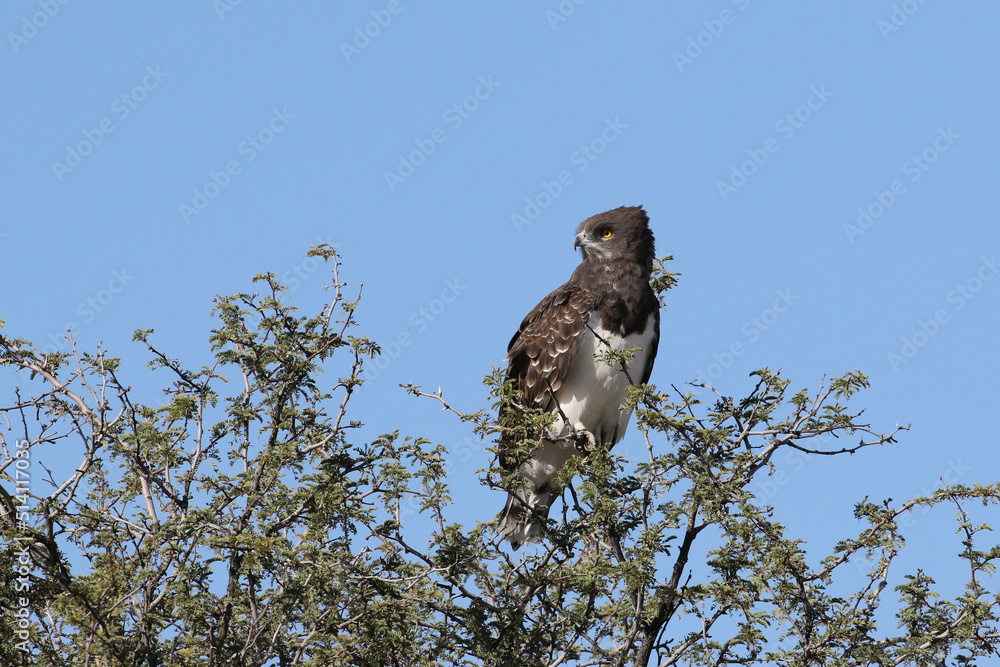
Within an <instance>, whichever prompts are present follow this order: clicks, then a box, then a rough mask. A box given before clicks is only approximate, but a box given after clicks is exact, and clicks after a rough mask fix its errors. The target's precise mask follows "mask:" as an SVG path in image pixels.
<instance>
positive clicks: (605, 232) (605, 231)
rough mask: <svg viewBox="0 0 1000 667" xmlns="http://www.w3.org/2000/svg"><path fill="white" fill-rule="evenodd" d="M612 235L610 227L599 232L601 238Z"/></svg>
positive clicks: (607, 237) (608, 237)
mask: <svg viewBox="0 0 1000 667" xmlns="http://www.w3.org/2000/svg"><path fill="white" fill-rule="evenodd" d="M612 235H613V232H612V231H611V230H610V229H605V230H604V231H603V232H601V238H605V239H610V238H611V236H612Z"/></svg>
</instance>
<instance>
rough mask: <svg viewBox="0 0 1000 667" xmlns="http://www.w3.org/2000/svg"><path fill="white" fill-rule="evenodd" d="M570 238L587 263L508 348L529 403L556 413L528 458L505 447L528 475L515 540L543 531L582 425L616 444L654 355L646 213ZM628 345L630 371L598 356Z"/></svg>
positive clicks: (508, 528)
mask: <svg viewBox="0 0 1000 667" xmlns="http://www.w3.org/2000/svg"><path fill="white" fill-rule="evenodd" d="M574 245H575V246H576V247H579V248H581V250H582V251H583V261H582V262H581V263H580V265H579V266H578V267H577V268H576V270H575V271H574V272H573V275H572V276H571V277H570V279H569V281H568V282H567V283H566V284H564V285H562V286H561V287H559V288H558V289H556V290H555V291H554V292H552V293H551V294H549V295H548V296H547V297H545V298H544V299H542V301H541V302H540V303H539V304H538V305H537V306H535V308H534V309H532V311H531V312H530V313H528V316H527V317H525V318H524V320H523V321H522V322H521V326H520V327H519V328H518V331H517V333H515V334H514V336H513V338H511V341H510V344H509V345H508V348H507V359H508V368H507V376H508V378H512V379H514V380H515V381H516V384H517V388H518V389H519V390H520V391H521V395H522V400H523V401H524V405H526V406H528V407H535V408H540V409H543V410H547V411H551V412H556V413H559V418H558V419H557V421H556V423H555V424H554V425H553V426H552V427H550V428H549V429H548V430H549V431H550V432H549V433H545V434H541V435H542V437H541V439H540V442H539V446H538V447H537V448H536V449H535V451H534V452H533V455H532V459H530V460H528V461H526V462H522V463H519V462H518V461H516V460H513V457H511V456H504V455H503V454H502V455H501V464H502V465H503V466H504V467H505V468H506V469H507V470H508V471H513V470H514V469H515V468H517V469H518V471H519V473H520V474H519V476H520V477H521V478H522V482H521V483H520V484H519V488H515V489H512V490H511V494H510V497H509V498H508V502H507V507H506V508H505V510H504V513H503V515H502V521H501V527H500V531H501V533H502V534H504V535H505V536H506V537H508V539H510V540H511V542H512V543H513V544H514V545H515V548H516V547H517V546H518V545H519V544H520V543H521V542H522V541H524V540H525V539H528V538H531V537H533V536H535V535H537V533H538V531H539V525H538V523H537V521H536V519H541V518H544V516H545V515H546V514H547V513H548V506H549V504H550V503H551V501H552V499H553V498H554V497H555V495H556V493H557V491H558V489H556V488H555V485H554V482H553V478H554V477H555V474H556V473H558V469H559V468H561V467H562V465H563V464H564V463H565V462H566V461H567V460H568V459H569V458H570V457H572V456H573V455H574V453H575V445H573V444H568V440H570V439H571V437H570V436H572V435H573V434H574V433H575V432H579V431H581V430H582V431H585V432H586V433H588V434H589V435H590V437H591V438H592V439H593V442H594V443H596V444H603V445H608V446H613V445H614V444H615V443H617V442H618V441H619V440H620V439H621V437H622V436H623V435H624V430H625V425H626V424H627V423H628V418H629V414H624V413H623V411H621V410H620V406H621V404H622V402H623V401H624V398H625V393H627V388H628V385H630V384H638V383H644V382H646V381H648V380H649V375H650V373H651V372H652V368H653V361H654V360H655V358H656V349H657V343H658V340H659V304H658V302H657V299H656V296H655V294H654V293H653V290H652V289H651V288H650V286H649V278H650V273H651V272H652V268H653V260H654V253H655V250H654V241H653V233H652V231H650V229H649V218H648V217H647V215H646V212H645V211H643V210H642V208H641V207H638V206H636V207H624V206H623V207H620V208H616V209H613V210H611V211H607V212H605V213H600V214H598V215H595V216H593V217H590V218H588V219H586V220H584V221H583V222H582V223H581V224H580V226H579V228H578V229H577V235H576V239H575V242H574ZM609 346H610V347H609ZM630 347H640V348H641V353H640V354H636V355H635V357H633V360H632V364H630V366H629V368H628V369H627V370H623V369H620V368H611V367H609V366H607V364H603V363H602V362H601V361H600V359H599V358H598V357H600V356H601V355H600V353H601V352H602V351H607V350H608V349H610V348H614V349H619V350H620V349H625V348H630ZM583 349H585V352H582V351H581V350H583ZM576 435H579V433H576ZM500 444H501V452H503V451H505V450H507V451H509V449H510V448H511V447H512V446H513V444H512V443H509V442H505V440H504V439H503V438H502V439H501V443H500ZM533 515H534V516H533Z"/></svg>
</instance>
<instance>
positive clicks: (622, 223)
mask: <svg viewBox="0 0 1000 667" xmlns="http://www.w3.org/2000/svg"><path fill="white" fill-rule="evenodd" d="M573 246H574V247H576V248H580V250H581V251H583V261H585V262H614V261H622V260H624V261H633V262H636V263H638V264H640V265H641V266H643V267H645V268H646V270H647V271H652V270H653V259H654V257H655V254H656V252H655V249H654V245H653V232H652V231H651V230H650V229H649V216H647V215H646V212H645V211H644V210H642V207H641V206H620V207H618V208H616V209H612V210H610V211H605V212H604V213H598V214H597V215H594V216H591V217H589V218H587V219H586V220H584V221H583V222H581V223H580V226H579V227H578V228H577V230H576V240H574V241H573Z"/></svg>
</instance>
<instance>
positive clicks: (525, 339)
mask: <svg viewBox="0 0 1000 667" xmlns="http://www.w3.org/2000/svg"><path fill="white" fill-rule="evenodd" d="M593 309H594V299H593V296H592V295H591V294H590V293H589V292H588V291H587V290H586V289H583V288H582V287H581V286H580V285H579V284H577V283H575V282H573V281H570V282H568V283H566V284H565V285H563V286H562V287H560V288H559V289H557V290H555V291H554V292H552V293H551V294H549V295H548V296H547V297H545V298H544V299H542V301H541V302H540V303H539V304H538V305H537V306H535V307H534V309H532V311H531V312H530V313H528V316H527V317H525V318H524V321H522V322H521V326H520V328H519V329H518V330H517V333H516V334H514V337H513V338H511V340H510V344H509V345H508V346H507V360H508V363H509V365H508V367H507V377H510V378H514V379H515V380H517V384H518V388H519V389H520V390H521V392H522V396H523V398H524V401H525V405H527V406H529V407H536V408H542V409H544V410H555V408H556V402H555V397H554V393H555V392H556V391H557V390H558V389H559V387H561V386H562V383H563V381H564V380H565V379H566V376H567V375H568V374H569V369H570V368H571V367H572V365H573V359H574V358H575V356H576V351H577V349H579V347H580V338H581V334H582V333H583V332H584V330H585V329H586V326H587V321H588V320H589V319H590V313H591V311H593Z"/></svg>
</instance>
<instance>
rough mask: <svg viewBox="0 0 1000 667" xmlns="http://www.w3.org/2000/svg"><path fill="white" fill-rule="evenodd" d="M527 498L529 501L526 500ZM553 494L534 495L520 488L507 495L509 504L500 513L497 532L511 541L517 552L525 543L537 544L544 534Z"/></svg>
mask: <svg viewBox="0 0 1000 667" xmlns="http://www.w3.org/2000/svg"><path fill="white" fill-rule="evenodd" d="M525 496H527V499H525ZM551 502H552V494H551V493H546V492H542V493H533V492H527V490H526V489H524V488H523V487H522V488H519V489H517V491H516V492H513V491H512V492H511V493H509V494H508V495H507V504H506V505H505V506H504V508H503V511H502V512H500V525H499V527H498V528H497V532H498V533H499V534H500V536H501V537H503V538H504V539H505V540H507V541H509V542H510V544H511V546H512V547H514V550H515V551H516V550H517V549H518V548H519V547H520V546H521V545H522V544H524V543H525V542H537V541H538V540H539V539H540V537H539V536H540V535H541V532H542V523H544V521H545V519H546V518H547V517H548V516H549V505H550V504H551Z"/></svg>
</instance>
